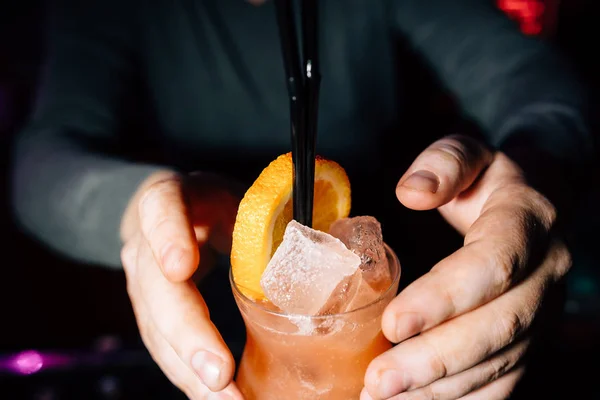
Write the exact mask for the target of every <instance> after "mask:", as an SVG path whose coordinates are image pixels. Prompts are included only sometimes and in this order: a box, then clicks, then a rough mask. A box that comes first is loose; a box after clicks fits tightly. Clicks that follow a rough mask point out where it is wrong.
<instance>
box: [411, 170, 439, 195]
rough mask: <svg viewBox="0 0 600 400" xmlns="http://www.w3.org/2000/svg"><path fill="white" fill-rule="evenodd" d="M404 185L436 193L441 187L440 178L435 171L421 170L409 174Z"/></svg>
mask: <svg viewBox="0 0 600 400" xmlns="http://www.w3.org/2000/svg"><path fill="white" fill-rule="evenodd" d="M402 186H404V187H406V188H408V189H412V190H418V191H420V192H431V193H436V192H437V190H438V188H439V187H440V180H439V179H438V177H437V176H436V175H435V174H434V173H433V172H429V171H425V170H421V171H417V172H414V173H413V174H412V175H411V176H409V177H408V179H406V180H405V181H404V183H402Z"/></svg>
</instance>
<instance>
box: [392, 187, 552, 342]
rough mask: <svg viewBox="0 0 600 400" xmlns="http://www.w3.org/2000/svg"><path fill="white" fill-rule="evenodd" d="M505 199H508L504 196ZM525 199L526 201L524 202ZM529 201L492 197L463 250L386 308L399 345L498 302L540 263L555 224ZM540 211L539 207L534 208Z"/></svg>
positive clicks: (439, 264) (516, 197)
mask: <svg viewBox="0 0 600 400" xmlns="http://www.w3.org/2000/svg"><path fill="white" fill-rule="evenodd" d="M502 196H504V195H502ZM525 198H527V199H528V200H525ZM531 199H532V198H531V197H524V198H523V197H519V196H518V195H514V196H513V197H512V202H511V201H509V200H508V199H498V198H497V197H495V196H493V197H492V198H491V200H490V206H489V208H487V207H486V209H484V211H483V214H482V215H481V216H480V218H479V219H478V220H477V221H476V222H475V223H474V224H473V226H472V227H471V229H470V230H469V232H468V233H467V235H466V236H465V246H464V247H462V248H460V249H459V250H458V251H456V252H455V253H453V254H452V255H450V256H449V257H447V258H445V259H444V260H442V261H441V262H439V263H438V264H437V265H436V266H435V267H434V268H432V270H431V271H430V272H429V273H427V274H425V275H424V276H422V277H421V278H419V279H418V280H416V281H415V282H413V283H412V284H411V285H409V286H408V287H407V288H406V289H404V290H403V291H402V292H401V293H400V294H399V295H398V296H397V297H396V298H395V299H393V300H392V302H390V304H389V305H388V307H387V308H386V310H385V312H384V315H383V320H382V327H383V332H384V334H385V335H386V337H387V338H388V339H389V340H391V341H392V342H400V341H402V340H404V339H406V338H408V337H410V336H413V335H415V334H417V333H419V332H421V331H424V330H427V329H429V328H431V327H433V326H436V325H439V324H440V323H442V322H443V321H446V320H448V319H450V318H453V317H455V316H457V315H461V314H463V313H465V312H467V311H469V310H472V309H474V308H476V307H478V306H480V305H481V304H485V303H487V302H488V301H490V300H492V299H494V298H496V297H497V296H499V295H500V294H502V293H504V292H505V291H506V290H508V289H509V288H510V287H511V286H512V285H514V284H515V282H518V281H519V279H521V278H522V276H523V274H524V273H525V270H526V269H527V266H528V265H530V263H537V262H539V258H540V253H541V251H540V249H541V250H545V249H546V248H547V243H545V242H544V241H543V240H542V238H545V237H546V236H547V233H548V230H549V229H550V226H551V225H552V223H553V217H552V215H551V214H548V215H540V214H541V213H542V212H541V211H538V210H534V209H532V207H531V205H530V204H533V203H532V201H531ZM533 208H536V207H533Z"/></svg>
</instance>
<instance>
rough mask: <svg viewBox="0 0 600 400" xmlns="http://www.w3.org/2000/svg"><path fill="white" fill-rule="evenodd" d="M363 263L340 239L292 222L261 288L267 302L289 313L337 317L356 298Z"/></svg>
mask: <svg viewBox="0 0 600 400" xmlns="http://www.w3.org/2000/svg"><path fill="white" fill-rule="evenodd" d="M360 262H361V261H360V257H359V256H357V255H356V254H354V253H353V252H352V251H350V250H348V248H347V247H346V246H345V245H344V243H342V242H341V241H340V240H339V239H336V238H334V237H333V236H331V235H329V234H328V233H325V232H320V231H316V230H314V229H311V228H309V227H307V226H304V225H302V224H300V223H298V222H296V221H291V222H290V223H289V224H288V225H287V227H286V230H285V233H284V236H283V242H281V244H280V245H279V247H278V248H277V250H276V251H275V253H274V254H273V257H272V258H271V261H269V264H268V265H267V268H266V269H265V271H264V273H263V275H262V277H261V280H260V285H261V287H262V288H263V291H264V293H265V296H266V297H267V299H269V300H270V301H271V302H272V303H273V304H275V305H276V306H277V307H279V308H280V309H281V310H283V311H284V312H286V313H288V314H302V315H325V314H334V313H337V312H341V311H344V310H345V309H346V307H347V303H348V301H349V300H350V299H352V298H354V296H355V294H356V291H357V290H358V283H359V281H360V277H361V271H360V268H359V266H360Z"/></svg>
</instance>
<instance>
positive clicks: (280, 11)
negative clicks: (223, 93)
mask: <svg viewBox="0 0 600 400" xmlns="http://www.w3.org/2000/svg"><path fill="white" fill-rule="evenodd" d="M301 1H302V35H303V52H304V63H303V64H301V63H300V54H299V50H298V41H297V36H296V24H295V19H294V13H293V8H292V7H293V5H292V1H291V0H275V9H276V13H277V22H278V25H279V35H280V39H281V48H282V53H283V61H284V67H285V73H286V76H287V87H288V94H289V100H290V119H291V139H292V161H293V164H294V187H293V190H292V193H293V206H294V207H293V208H294V219H295V220H296V221H298V222H300V223H301V224H304V225H306V226H312V213H313V199H314V180H315V156H316V153H315V144H316V130H317V108H318V95H319V85H320V80H321V76H320V73H319V69H318V66H319V64H318V61H319V60H318V54H317V53H318V46H317V44H318V40H317V38H318V31H317V23H318V18H317V3H316V0H301ZM301 70H302V73H301V72H300V71H301Z"/></svg>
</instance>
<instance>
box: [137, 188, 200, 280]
mask: <svg viewBox="0 0 600 400" xmlns="http://www.w3.org/2000/svg"><path fill="white" fill-rule="evenodd" d="M139 217H140V223H141V228H142V232H143V235H144V237H145V238H146V240H147V241H148V243H149V244H150V248H151V249H152V253H153V254H154V258H155V259H156V260H157V261H158V263H159V265H160V267H161V269H162V271H163V273H164V274H165V276H167V277H168V278H169V279H172V280H174V281H182V280H186V279H189V278H190V276H192V274H193V273H194V271H195V270H196V267H197V266H198V262H199V257H200V256H199V252H198V243H197V240H196V236H195V233H194V230H193V229H192V226H191V223H190V219H189V216H188V210H187V205H186V201H185V198H184V195H183V190H182V181H181V180H180V179H178V178H168V179H164V180H161V181H159V182H156V183H154V184H153V185H152V186H150V187H149V188H148V189H147V190H146V192H145V193H144V195H143V196H142V197H141V199H140V202H139Z"/></svg>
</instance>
